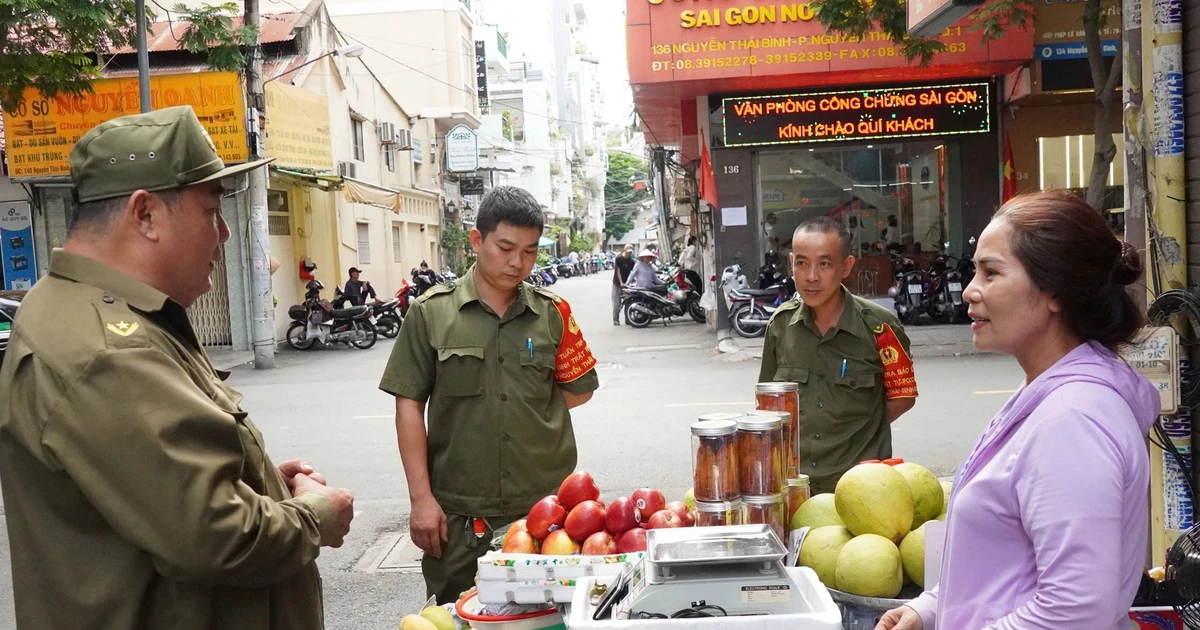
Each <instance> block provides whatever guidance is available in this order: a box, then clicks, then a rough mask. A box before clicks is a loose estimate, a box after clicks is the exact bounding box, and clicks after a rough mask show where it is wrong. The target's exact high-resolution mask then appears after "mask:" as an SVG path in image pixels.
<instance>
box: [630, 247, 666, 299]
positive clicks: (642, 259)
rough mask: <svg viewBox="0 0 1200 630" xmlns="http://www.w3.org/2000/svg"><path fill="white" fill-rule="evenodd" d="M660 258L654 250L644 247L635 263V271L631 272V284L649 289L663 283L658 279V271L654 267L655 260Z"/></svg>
mask: <svg viewBox="0 0 1200 630" xmlns="http://www.w3.org/2000/svg"><path fill="white" fill-rule="evenodd" d="M656 260H658V255H657V254H655V253H654V250H651V249H643V250H642V251H641V253H639V254H638V258H637V262H636V263H634V265H633V271H632V272H631V273H630V274H629V285H630V286H635V287H638V288H640V289H649V288H651V287H654V286H655V285H659V284H662V283H661V282H659V281H658V273H657V272H656V271H655V269H654V261H656Z"/></svg>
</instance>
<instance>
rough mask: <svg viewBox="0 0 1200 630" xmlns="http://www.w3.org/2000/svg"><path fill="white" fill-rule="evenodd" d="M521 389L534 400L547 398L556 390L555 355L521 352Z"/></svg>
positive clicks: (519, 381)
mask: <svg viewBox="0 0 1200 630" xmlns="http://www.w3.org/2000/svg"><path fill="white" fill-rule="evenodd" d="M518 383H519V391H520V392H521V393H522V394H524V395H527V396H529V398H531V399H533V400H546V399H547V398H550V394H551V392H553V391H554V357H551V356H549V355H548V354H545V353H542V354H535V355H534V356H532V357H531V356H529V354H528V353H525V352H523V353H521V372H520V378H519V380H518Z"/></svg>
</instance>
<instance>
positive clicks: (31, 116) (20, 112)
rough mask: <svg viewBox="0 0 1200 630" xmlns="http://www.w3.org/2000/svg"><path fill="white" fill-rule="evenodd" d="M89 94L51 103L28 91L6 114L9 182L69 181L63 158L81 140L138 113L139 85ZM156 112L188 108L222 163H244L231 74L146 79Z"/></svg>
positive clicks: (98, 86)
mask: <svg viewBox="0 0 1200 630" xmlns="http://www.w3.org/2000/svg"><path fill="white" fill-rule="evenodd" d="M92 89H93V93H91V94H78V95H74V94H59V95H58V96H55V97H53V98H50V97H47V96H45V95H43V94H42V93H41V92H39V91H37V90H35V89H33V88H29V89H26V90H25V94H24V98H23V99H22V100H21V103H20V105H18V106H17V111H16V112H15V113H13V114H9V113H8V112H5V113H4V130H5V134H6V140H7V147H6V149H7V151H8V167H9V176H10V177H12V178H13V179H21V178H28V177H53V176H62V175H70V174H71V167H70V166H69V165H68V164H67V156H68V155H69V154H70V152H71V147H73V146H74V145H75V142H76V141H77V140H79V138H80V137H82V136H83V134H85V133H87V132H88V131H89V130H91V129H92V128H93V127H95V126H96V125H99V124H100V123H102V122H105V121H108V120H112V119H113V118H118V117H120V116H125V115H127V114H136V113H138V112H139V111H140V110H141V102H140V100H139V98H138V82H137V79H136V78H133V79H102V80H98V81H95V82H93V83H92ZM150 97H151V99H152V102H153V108H154V109H160V108H163V107H174V106H176V105H190V106H191V107H192V109H194V110H196V116H197V117H198V118H199V119H200V123H201V124H203V125H204V128H205V129H207V130H208V134H209V135H210V136H211V137H212V139H213V143H214V144H215V145H216V146H217V153H219V154H220V155H221V159H222V160H224V161H225V162H226V163H237V162H245V161H246V158H247V148H246V102H245V99H243V98H242V82H241V79H240V78H239V77H238V75H237V73H234V72H200V73H195V74H181V75H169V76H159V77H151V78H150Z"/></svg>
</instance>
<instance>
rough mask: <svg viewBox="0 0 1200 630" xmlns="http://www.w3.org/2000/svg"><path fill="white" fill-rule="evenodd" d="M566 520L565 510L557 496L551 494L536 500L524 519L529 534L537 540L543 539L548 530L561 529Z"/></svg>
mask: <svg viewBox="0 0 1200 630" xmlns="http://www.w3.org/2000/svg"><path fill="white" fill-rule="evenodd" d="M566 520H567V510H566V509H564V508H563V506H562V504H560V503H559V502H558V497H556V496H554V495H551V496H548V497H546V498H545V499H542V500H541V501H538V502H537V503H536V504H535V505H534V506H533V509H532V510H529V517H528V518H527V519H526V521H525V526H526V527H527V528H528V530H529V533H530V535H532V536H533V537H534V538H536V539H538V540H545V539H546V537H547V536H549V535H550V532H552V531H554V530H556V529H562V526H563V523H564V522H565V521H566Z"/></svg>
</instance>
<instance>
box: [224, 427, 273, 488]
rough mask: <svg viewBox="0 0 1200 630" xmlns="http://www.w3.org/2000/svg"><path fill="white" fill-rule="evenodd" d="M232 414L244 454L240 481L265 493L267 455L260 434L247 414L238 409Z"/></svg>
mask: <svg viewBox="0 0 1200 630" xmlns="http://www.w3.org/2000/svg"><path fill="white" fill-rule="evenodd" d="M232 415H233V419H234V421H236V422H237V428H238V440H239V441H240V442H241V443H242V453H243V454H244V455H245V459H244V460H243V462H242V481H244V482H246V485H248V486H250V487H251V488H253V489H254V491H255V492H257V493H259V494H262V495H266V492H267V489H266V479H265V475H266V468H267V457H266V454H265V453H264V452H263V446H262V436H261V435H259V433H258V431H257V430H255V428H254V425H252V424H250V422H249V414H247V413H246V412H244V411H238V412H234V413H233V414H232Z"/></svg>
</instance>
